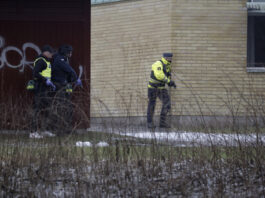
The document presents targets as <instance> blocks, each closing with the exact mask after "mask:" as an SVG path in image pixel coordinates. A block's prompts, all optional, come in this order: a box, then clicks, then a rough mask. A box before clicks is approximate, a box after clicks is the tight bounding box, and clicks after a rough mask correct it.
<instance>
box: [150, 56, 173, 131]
mask: <svg viewBox="0 0 265 198" xmlns="http://www.w3.org/2000/svg"><path fill="white" fill-rule="evenodd" d="M172 56H173V54H172V53H164V54H163V57H162V59H161V60H159V61H156V62H155V63H154V64H153V65H152V71H151V75H150V80H149V84H148V99H149V101H148V109H147V127H148V128H155V125H154V123H153V114H154V111H155V105H156V98H157V97H159V99H160V100H161V101H162V109H161V113H160V125H159V126H160V127H161V128H169V127H170V126H169V124H168V123H167V122H166V116H167V113H168V112H169V110H170V108H171V102H170V97H169V94H168V90H167V89H166V86H165V85H166V84H167V85H168V86H169V87H175V88H176V84H175V82H174V81H173V80H171V61H172Z"/></svg>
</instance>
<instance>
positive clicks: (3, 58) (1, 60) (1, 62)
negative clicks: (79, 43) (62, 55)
mask: <svg viewBox="0 0 265 198" xmlns="http://www.w3.org/2000/svg"><path fill="white" fill-rule="evenodd" d="M27 49H32V50H34V51H35V52H36V53H37V54H40V53H41V50H40V48H39V47H38V46H37V45H36V44H34V43H30V42H28V43H24V44H23V45H22V49H19V48H17V47H15V46H6V47H5V39H4V38H3V37H2V36H1V35H0V50H1V51H0V70H1V69H3V68H4V66H7V67H9V68H13V69H18V70H19V71H20V72H24V69H25V67H30V68H31V69H33V63H34V61H32V60H28V59H27V55H26V50H27ZM8 52H15V53H17V54H18V55H19V56H20V57H21V59H20V62H19V63H18V64H17V65H13V64H11V63H10V62H9V61H8V59H7V53H8ZM82 73H83V66H81V65H80V66H79V77H81V76H82Z"/></svg>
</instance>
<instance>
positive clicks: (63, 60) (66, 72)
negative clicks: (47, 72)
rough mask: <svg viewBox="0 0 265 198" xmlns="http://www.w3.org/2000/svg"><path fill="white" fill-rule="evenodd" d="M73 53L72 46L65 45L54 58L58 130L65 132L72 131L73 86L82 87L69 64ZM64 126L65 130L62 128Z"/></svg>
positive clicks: (53, 73)
mask: <svg viewBox="0 0 265 198" xmlns="http://www.w3.org/2000/svg"><path fill="white" fill-rule="evenodd" d="M72 51H73V48H72V46H71V45H68V44H65V45H62V46H60V47H59V50H58V53H57V54H56V55H54V57H53V59H54V60H53V63H52V82H53V83H54V84H55V85H56V93H55V101H56V105H57V107H56V108H57V109H56V112H57V113H58V115H57V122H58V126H57V129H58V130H64V131H65V132H70V131H71V122H72V109H73V106H72V103H71V92H72V85H73V84H74V85H76V86H82V82H81V80H80V79H79V78H78V77H77V75H76V72H75V71H74V70H73V68H72V67H71V66H70V64H69V59H70V58H71V56H72ZM63 126H65V128H62V127H63Z"/></svg>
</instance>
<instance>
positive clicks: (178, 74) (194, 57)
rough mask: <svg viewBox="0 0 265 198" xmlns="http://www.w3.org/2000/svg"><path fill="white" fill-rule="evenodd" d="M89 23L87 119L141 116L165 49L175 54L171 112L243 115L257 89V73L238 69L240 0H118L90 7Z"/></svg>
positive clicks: (241, 57) (242, 31) (243, 17)
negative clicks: (151, 78)
mask: <svg viewBox="0 0 265 198" xmlns="http://www.w3.org/2000/svg"><path fill="white" fill-rule="evenodd" d="M91 22H92V32H91V43H92V46H91V117H101V116H103V117H105V116H114V117H115V116H127V115H130V116H144V115H145V114H146V107H147V82H148V79H149V75H150V69H151V65H152V63H153V62H154V61H156V60H159V59H160V57H161V54H162V53H163V52H165V51H172V52H173V53H174V54H175V56H174V60H173V63H172V66H173V78H174V80H175V81H176V82H177V85H178V88H177V89H176V90H171V96H172V114H173V115H231V114H236V115H245V114H246V113H249V111H250V110H249V108H248V106H249V105H250V104H251V103H253V102H254V100H256V99H253V95H255V96H256V95H257V94H258V93H263V92H264V88H263V87H264V86H263V85H264V74H253V73H252V74H251V73H247V72H246V60H247V54H246V52H247V10H246V1H242V0H229V1H228V0H223V1H221V0H139V1H137V0H130V1H121V2H119V3H110V4H103V5H95V6H92V20H91ZM160 106H161V104H160V103H158V106H157V108H156V114H158V113H159V110H160Z"/></svg>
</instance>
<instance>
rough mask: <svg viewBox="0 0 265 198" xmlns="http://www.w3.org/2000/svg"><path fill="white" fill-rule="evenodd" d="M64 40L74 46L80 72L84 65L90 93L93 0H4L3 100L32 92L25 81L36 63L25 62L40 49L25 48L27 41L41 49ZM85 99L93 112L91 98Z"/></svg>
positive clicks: (0, 27)
mask: <svg viewBox="0 0 265 198" xmlns="http://www.w3.org/2000/svg"><path fill="white" fill-rule="evenodd" d="M64 43H68V44H71V45H72V46H73V48H74V51H73V56H72V58H71V62H70V64H71V65H72V66H73V68H74V69H75V71H76V72H77V74H79V66H80V65H82V66H83V69H84V72H85V73H83V79H84V76H85V78H86V81H85V82H86V85H85V92H87V93H89V92H90V0H38V1H35V0H34V1H33V0H27V1H21V0H11V1H10V0H9V1H0V104H1V103H2V104H3V103H6V102H10V101H12V102H14V103H16V102H22V101H18V98H20V97H21V98H23V97H26V96H27V95H28V93H27V91H26V90H25V85H26V82H27V81H28V80H29V79H31V76H32V69H31V66H32V63H31V64H26V63H25V62H26V61H31V62H32V61H33V60H34V58H35V57H36V56H37V55H38V53H37V51H36V50H34V49H32V48H26V50H23V45H25V44H26V45H34V46H35V47H36V48H38V49H40V48H41V47H42V46H43V45H44V44H50V45H52V46H53V47H55V48H58V47H59V46H60V45H62V44H64ZM8 48H9V49H11V50H9V51H7V52H6V53H5V51H6V50H7V49H8ZM3 60H4V61H5V63H3ZM22 63H25V64H22ZM30 65H31V66H30ZM82 100H83V101H84V106H85V108H87V109H86V111H87V114H88V116H89V111H90V110H89V104H90V101H89V98H82V97H81V98H79V101H82ZM23 102H25V103H27V102H28V103H31V100H27V99H26V100H25V101H23Z"/></svg>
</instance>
